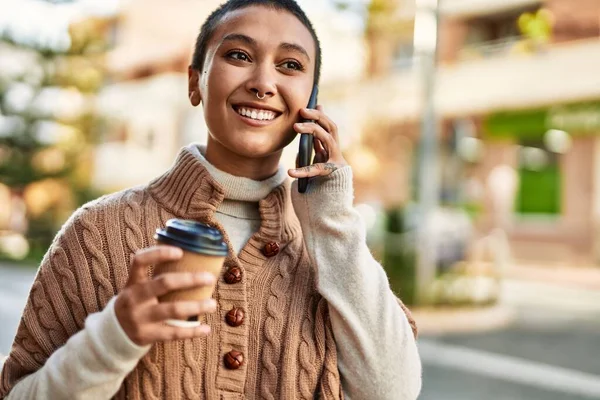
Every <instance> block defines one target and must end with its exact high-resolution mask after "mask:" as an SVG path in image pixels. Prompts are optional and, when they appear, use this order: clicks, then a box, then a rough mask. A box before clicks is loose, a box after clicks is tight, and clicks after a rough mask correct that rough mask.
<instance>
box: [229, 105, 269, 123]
mask: <svg viewBox="0 0 600 400" xmlns="http://www.w3.org/2000/svg"><path fill="white" fill-rule="evenodd" d="M237 112H238V114H240V115H243V116H244V117H248V118H252V119H256V120H259V121H270V120H272V119H275V117H276V115H275V113H274V112H273V111H268V110H256V109H253V108H245V107H240V108H238V109H237Z"/></svg>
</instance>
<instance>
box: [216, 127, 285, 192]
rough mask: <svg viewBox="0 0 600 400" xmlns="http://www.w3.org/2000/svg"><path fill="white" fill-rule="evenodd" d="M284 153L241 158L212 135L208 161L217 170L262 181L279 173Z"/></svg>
mask: <svg viewBox="0 0 600 400" xmlns="http://www.w3.org/2000/svg"><path fill="white" fill-rule="evenodd" d="M281 153H282V151H281V150H280V151H278V152H276V153H273V154H270V155H267V156H265V157H261V158H250V157H245V156H240V155H239V154H236V153H234V152H232V151H230V150H229V149H227V148H226V147H225V146H223V145H222V144H221V143H219V142H218V141H216V140H214V139H213V138H212V137H211V136H210V135H209V136H208V141H207V144H206V154H205V158H206V160H207V161H208V162H209V163H211V164H212V165H213V166H215V167H216V168H217V169H219V170H221V171H223V172H227V173H228V174H231V175H234V176H240V177H243V178H249V179H252V180H255V181H262V180H265V179H267V178H270V177H272V176H273V175H275V174H276V173H277V170H278V167H279V160H280V159H281Z"/></svg>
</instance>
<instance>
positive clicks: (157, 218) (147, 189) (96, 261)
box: [0, 149, 343, 399]
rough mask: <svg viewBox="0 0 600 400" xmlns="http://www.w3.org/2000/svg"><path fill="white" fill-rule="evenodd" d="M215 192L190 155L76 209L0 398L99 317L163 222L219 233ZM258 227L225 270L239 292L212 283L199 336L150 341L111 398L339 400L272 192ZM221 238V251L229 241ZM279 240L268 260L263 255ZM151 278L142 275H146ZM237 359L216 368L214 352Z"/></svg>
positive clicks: (281, 207)
mask: <svg viewBox="0 0 600 400" xmlns="http://www.w3.org/2000/svg"><path fill="white" fill-rule="evenodd" d="M224 197H225V195H224V190H223V188H222V187H220V186H219V184H218V183H216V182H215V181H214V180H213V179H212V178H211V177H210V174H208V172H207V171H206V169H205V168H204V167H203V166H202V165H201V164H200V163H199V161H198V160H197V158H196V157H195V156H194V154H192V153H191V152H190V150H189V149H184V150H182V151H181V153H180V154H179V156H178V159H177V161H176V162H175V164H174V166H173V167H172V168H171V169H170V170H169V171H168V172H167V173H166V174H164V175H163V176H161V177H159V178H158V179H156V180H154V181H153V182H151V183H150V184H149V185H147V186H144V187H138V188H134V189H130V190H126V191H123V192H120V193H117V194H113V195H110V196H106V197H103V198H101V199H99V200H97V201H95V202H92V203H90V204H88V205H86V206H84V207H82V208H81V209H80V210H78V211H77V212H76V213H75V214H74V215H73V216H72V217H71V219H70V220H69V221H68V222H67V223H66V224H65V226H64V227H63V228H62V229H61V231H60V232H59V234H58V235H57V237H56V239H55V241H54V243H53V244H52V246H51V248H50V250H49V251H48V253H47V254H46V256H45V257H44V260H43V261H42V265H41V267H40V270H39V273H38V275H37V277H36V279H35V282H34V284H33V286H32V289H31V293H30V297H29V300H28V302H27V305H26V308H25V311H24V314H23V318H22V321H21V323H20V326H19V328H18V332H17V335H16V338H15V342H14V344H13V348H12V351H11V354H10V356H9V358H8V359H7V360H6V363H5V365H4V368H3V369H2V375H1V379H0V398H2V397H4V396H5V395H6V394H7V393H8V392H9V391H10V390H11V388H12V387H13V386H14V385H15V383H16V382H18V381H19V380H20V379H22V378H24V377H25V376H27V375H29V374H31V373H33V372H35V371H37V370H38V369H39V368H41V367H42V366H43V365H44V363H45V362H46V360H47V359H48V357H49V356H50V355H51V354H52V353H53V352H54V351H56V350H57V349H58V348H60V347H61V346H63V345H64V344H65V342H66V341H67V340H68V339H69V337H71V336H72V335H74V334H75V333H77V332H78V331H80V330H81V329H82V328H83V326H84V321H85V319H86V316H87V315H89V314H91V313H95V312H98V311H100V310H102V309H103V308H104V307H105V306H106V304H107V303H108V302H109V300H110V299H111V298H112V297H113V296H114V295H115V294H118V293H119V292H120V291H121V290H122V289H123V287H124V285H125V283H126V282H127V278H128V267H129V265H130V262H131V258H132V256H133V254H134V253H135V252H136V251H137V250H139V249H142V248H144V247H147V246H150V245H152V244H153V243H154V239H153V234H154V231H155V230H156V228H158V227H161V226H164V224H165V222H166V220H167V219H169V218H186V219H194V220H197V221H201V222H204V223H208V224H211V225H213V226H216V227H219V228H222V227H221V226H220V224H219V223H218V221H217V220H216V218H215V215H214V214H215V210H216V208H217V207H218V205H219V204H221V202H222V201H223V199H224ZM259 211H260V215H261V218H262V222H261V226H260V229H259V231H258V232H256V233H255V234H254V235H253V236H252V237H251V238H250V240H249V241H248V243H247V244H246V245H245V246H244V248H243V249H242V250H241V252H240V254H239V255H236V254H235V253H234V251H233V250H231V249H230V254H229V255H228V257H227V259H226V261H225V264H224V268H229V267H231V266H237V267H239V268H241V270H242V272H243V279H242V281H241V282H240V283H238V284H233V285H231V284H227V283H226V282H225V281H224V280H223V278H222V276H221V277H220V278H219V280H218V282H217V287H216V290H215V294H214V298H215V300H216V301H217V311H216V312H215V313H214V314H211V315H208V316H206V323H208V324H210V325H211V327H212V333H211V334H210V335H209V336H208V337H205V338H196V339H193V340H185V341H174V342H165V343H157V344H156V345H154V346H153V347H152V348H151V350H150V351H149V352H148V353H147V354H146V355H145V356H144V357H143V358H142V360H141V361H140V362H139V363H138V365H137V366H136V368H135V369H134V370H133V371H132V372H131V373H130V374H129V375H128V376H127V377H126V379H125V380H124V382H123V384H122V385H121V388H120V390H119V392H118V393H117V394H116V396H115V398H120V399H162V398H168V399H171V398H173V399H188V398H189V399H199V398H206V399H218V398H220V399H242V398H273V399H279V398H285V399H304V398H314V397H315V395H316V396H318V397H319V398H321V399H339V398H342V397H343V395H342V392H341V384H340V376H339V372H338V368H337V353H336V346H335V341H334V339H333V333H332V329H331V323H330V320H329V315H328V309H327V303H326V302H325V300H324V299H323V298H322V297H321V296H320V295H319V293H318V292H317V290H316V282H315V276H316V275H315V272H314V266H313V265H311V262H310V259H309V257H308V254H307V251H306V249H305V248H304V244H303V241H302V236H301V231H300V228H299V223H298V221H297V219H296V218H295V216H294V215H293V211H292V210H291V202H290V200H289V188H288V187H287V186H285V185H284V186H281V187H279V188H277V189H276V190H274V191H273V192H272V193H271V194H269V195H268V196H267V197H266V198H265V199H263V200H261V201H260V203H259ZM226 241H227V242H228V243H230V240H229V238H227V237H226ZM270 242H277V243H278V244H279V246H280V249H281V251H280V253H279V254H278V255H277V256H275V257H272V258H267V257H266V256H265V255H264V254H263V252H262V249H263V247H264V246H265V245H266V244H267V243H270ZM149 274H150V275H151V274H152V270H151V269H150V270H149ZM233 307H239V308H241V309H243V310H244V311H245V314H246V319H245V321H244V323H243V324H242V325H241V326H239V327H231V326H229V325H227V324H226V323H225V320H224V317H225V315H226V314H227V312H228V311H229V310H231V309H232V308H233ZM230 350H237V351H241V352H243V353H244V355H245V361H244V364H243V365H242V367H241V368H239V369H237V370H229V369H226V368H225V366H224V363H223V361H222V360H223V355H224V354H226V353H227V352H229V351H230Z"/></svg>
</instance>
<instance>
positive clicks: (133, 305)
mask: <svg viewBox="0 0 600 400" xmlns="http://www.w3.org/2000/svg"><path fill="white" fill-rule="evenodd" d="M182 256H183V251H182V250H181V249H179V248H177V247H172V246H154V247H149V248H147V249H143V250H140V251H138V252H137V253H136V254H135V256H134V257H133V261H132V264H131V270H130V272H129V280H128V281H127V285H126V286H125V289H124V290H123V291H122V292H121V293H120V294H119V295H118V297H117V300H116V301H115V313H116V315H117V319H118V320H119V324H120V325H121V327H122V328H123V330H124V331H125V333H126V334H127V336H129V338H130V339H131V340H132V341H133V342H134V343H136V344H137V345H139V346H145V345H149V344H153V343H155V342H159V341H166V340H179V339H189V338H193V337H197V336H204V335H207V334H209V333H210V327H209V326H208V325H200V326H197V327H193V328H184V327H174V326H170V325H166V324H165V323H164V321H165V320H167V319H184V320H186V319H188V318H189V317H191V316H195V315H201V314H207V313H211V312H214V311H215V310H216V302H215V301H214V300H213V299H208V300H204V301H201V302H198V301H177V302H166V303H159V302H158V297H160V296H162V295H164V294H166V293H169V292H171V291H174V290H179V289H189V288H193V287H201V286H209V285H213V284H214V281H215V277H214V276H213V275H211V274H210V273H167V274H161V275H159V276H157V277H155V278H153V279H150V277H149V276H148V268H149V267H150V266H151V265H157V264H161V263H164V262H168V261H175V260H178V259H180V258H181V257H182Z"/></svg>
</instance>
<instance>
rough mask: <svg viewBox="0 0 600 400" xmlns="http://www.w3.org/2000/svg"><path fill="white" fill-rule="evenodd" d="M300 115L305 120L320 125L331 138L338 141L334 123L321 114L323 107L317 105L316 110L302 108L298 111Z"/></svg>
mask: <svg viewBox="0 0 600 400" xmlns="http://www.w3.org/2000/svg"><path fill="white" fill-rule="evenodd" d="M300 115H301V116H302V117H304V118H306V119H310V120H313V121H315V122H316V123H317V124H319V125H321V126H322V127H323V128H324V129H325V130H326V131H327V132H329V133H330V134H331V135H332V136H333V138H334V139H335V140H336V141H337V140H338V128H337V125H336V124H335V122H333V120H332V119H331V118H329V117H328V116H327V115H326V114H325V113H324V112H323V106H322V105H318V106H317V108H316V109H311V108H303V109H301V110H300Z"/></svg>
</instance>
